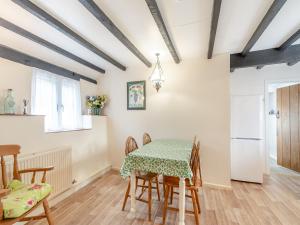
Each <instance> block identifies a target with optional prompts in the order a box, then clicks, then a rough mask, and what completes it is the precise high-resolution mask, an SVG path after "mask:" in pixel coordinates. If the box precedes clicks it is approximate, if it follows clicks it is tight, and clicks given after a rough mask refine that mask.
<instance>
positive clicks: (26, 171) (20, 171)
mask: <svg viewBox="0 0 300 225" xmlns="http://www.w3.org/2000/svg"><path fill="white" fill-rule="evenodd" d="M53 169H54V166H50V167H45V168H29V169H24V170H19V174H22V173H32V179H31V183H32V184H33V183H34V182H35V174H36V173H37V172H43V177H42V180H41V182H42V183H45V182H46V172H47V171H50V170H53Z"/></svg>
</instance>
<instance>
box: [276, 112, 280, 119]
mask: <svg viewBox="0 0 300 225" xmlns="http://www.w3.org/2000/svg"><path fill="white" fill-rule="evenodd" d="M276 118H277V119H279V118H280V113H279V110H277V112H276Z"/></svg>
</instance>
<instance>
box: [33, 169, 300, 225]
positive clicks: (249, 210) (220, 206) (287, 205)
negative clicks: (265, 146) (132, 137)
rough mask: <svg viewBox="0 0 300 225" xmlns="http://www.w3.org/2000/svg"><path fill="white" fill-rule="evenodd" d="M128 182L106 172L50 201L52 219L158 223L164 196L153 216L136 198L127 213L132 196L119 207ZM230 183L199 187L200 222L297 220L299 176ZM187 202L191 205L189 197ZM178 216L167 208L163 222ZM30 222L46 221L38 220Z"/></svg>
mask: <svg viewBox="0 0 300 225" xmlns="http://www.w3.org/2000/svg"><path fill="white" fill-rule="evenodd" d="M126 186H127V182H126V181H124V180H123V179H122V178H120V176H119V174H118V173H117V172H113V171H112V172H109V173H108V174H106V175H105V176H104V177H102V178H100V179H98V180H96V181H95V182H93V183H92V184H90V185H88V186H87V187H85V188H83V189H81V190H80V191H78V192H77V193H75V194H73V195H72V196H70V197H69V198H67V199H66V200H64V201H63V202H61V203H59V204H58V205H56V206H55V207H53V208H52V213H53V216H54V221H55V224H57V225H65V224H66V225H67V224H70V225H71V224H72V225H75V224H76V225H77V224H78V225H80V224H82V225H83V224H84V225H87V224H95V225H154V224H161V221H162V218H161V216H162V202H158V201H157V200H154V201H153V219H152V222H148V221H147V206H146V204H145V203H142V202H137V218H136V219H134V220H133V219H128V218H127V215H128V212H129V206H130V204H129V203H130V200H129V201H128V203H127V206H126V210H125V212H122V211H121V204H122V201H123V196H124V191H125V189H126ZM232 186H233V190H221V189H214V188H208V187H205V188H204V189H203V192H200V197H201V203H202V214H201V224H203V225H204V224H205V225H250V224H251V225H300V176H293V175H287V174H284V173H273V174H272V175H271V176H267V177H265V183H264V185H257V184H250V183H242V182H232ZM153 196H154V197H156V194H155V193H153ZM187 201H189V200H187ZM176 203H177V201H175V202H174V204H176ZM187 205H188V207H191V204H190V203H188V204H187ZM177 219H178V214H177V213H176V212H168V218H167V223H166V224H169V225H171V224H172V225H174V224H177ZM31 224H32V223H31ZM34 224H47V223H46V221H45V220H42V221H41V222H37V223H34ZM192 224H195V223H194V217H193V216H192V215H187V216H186V225H192Z"/></svg>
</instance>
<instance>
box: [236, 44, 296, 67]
mask: <svg viewBox="0 0 300 225" xmlns="http://www.w3.org/2000/svg"><path fill="white" fill-rule="evenodd" d="M299 61H300V44H299V45H292V46H291V47H289V48H287V49H286V50H285V51H279V50H278V49H275V48H272V49H266V50H260V51H253V52H249V54H248V55H246V56H242V55H241V54H240V53H237V54H231V55H230V68H231V69H238V68H245V67H256V66H265V65H272V64H280V63H293V62H299Z"/></svg>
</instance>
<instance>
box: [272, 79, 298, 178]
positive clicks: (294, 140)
mask: <svg viewBox="0 0 300 225" xmlns="http://www.w3.org/2000/svg"><path fill="white" fill-rule="evenodd" d="M299 92H300V85H299V84H297V85H292V86H288V87H284V88H279V89H277V96H276V98H277V110H278V111H277V164H278V165H281V166H283V167H286V168H289V169H292V170H295V171H297V172H300V132H299V129H300V125H299V121H300V93H299Z"/></svg>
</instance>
